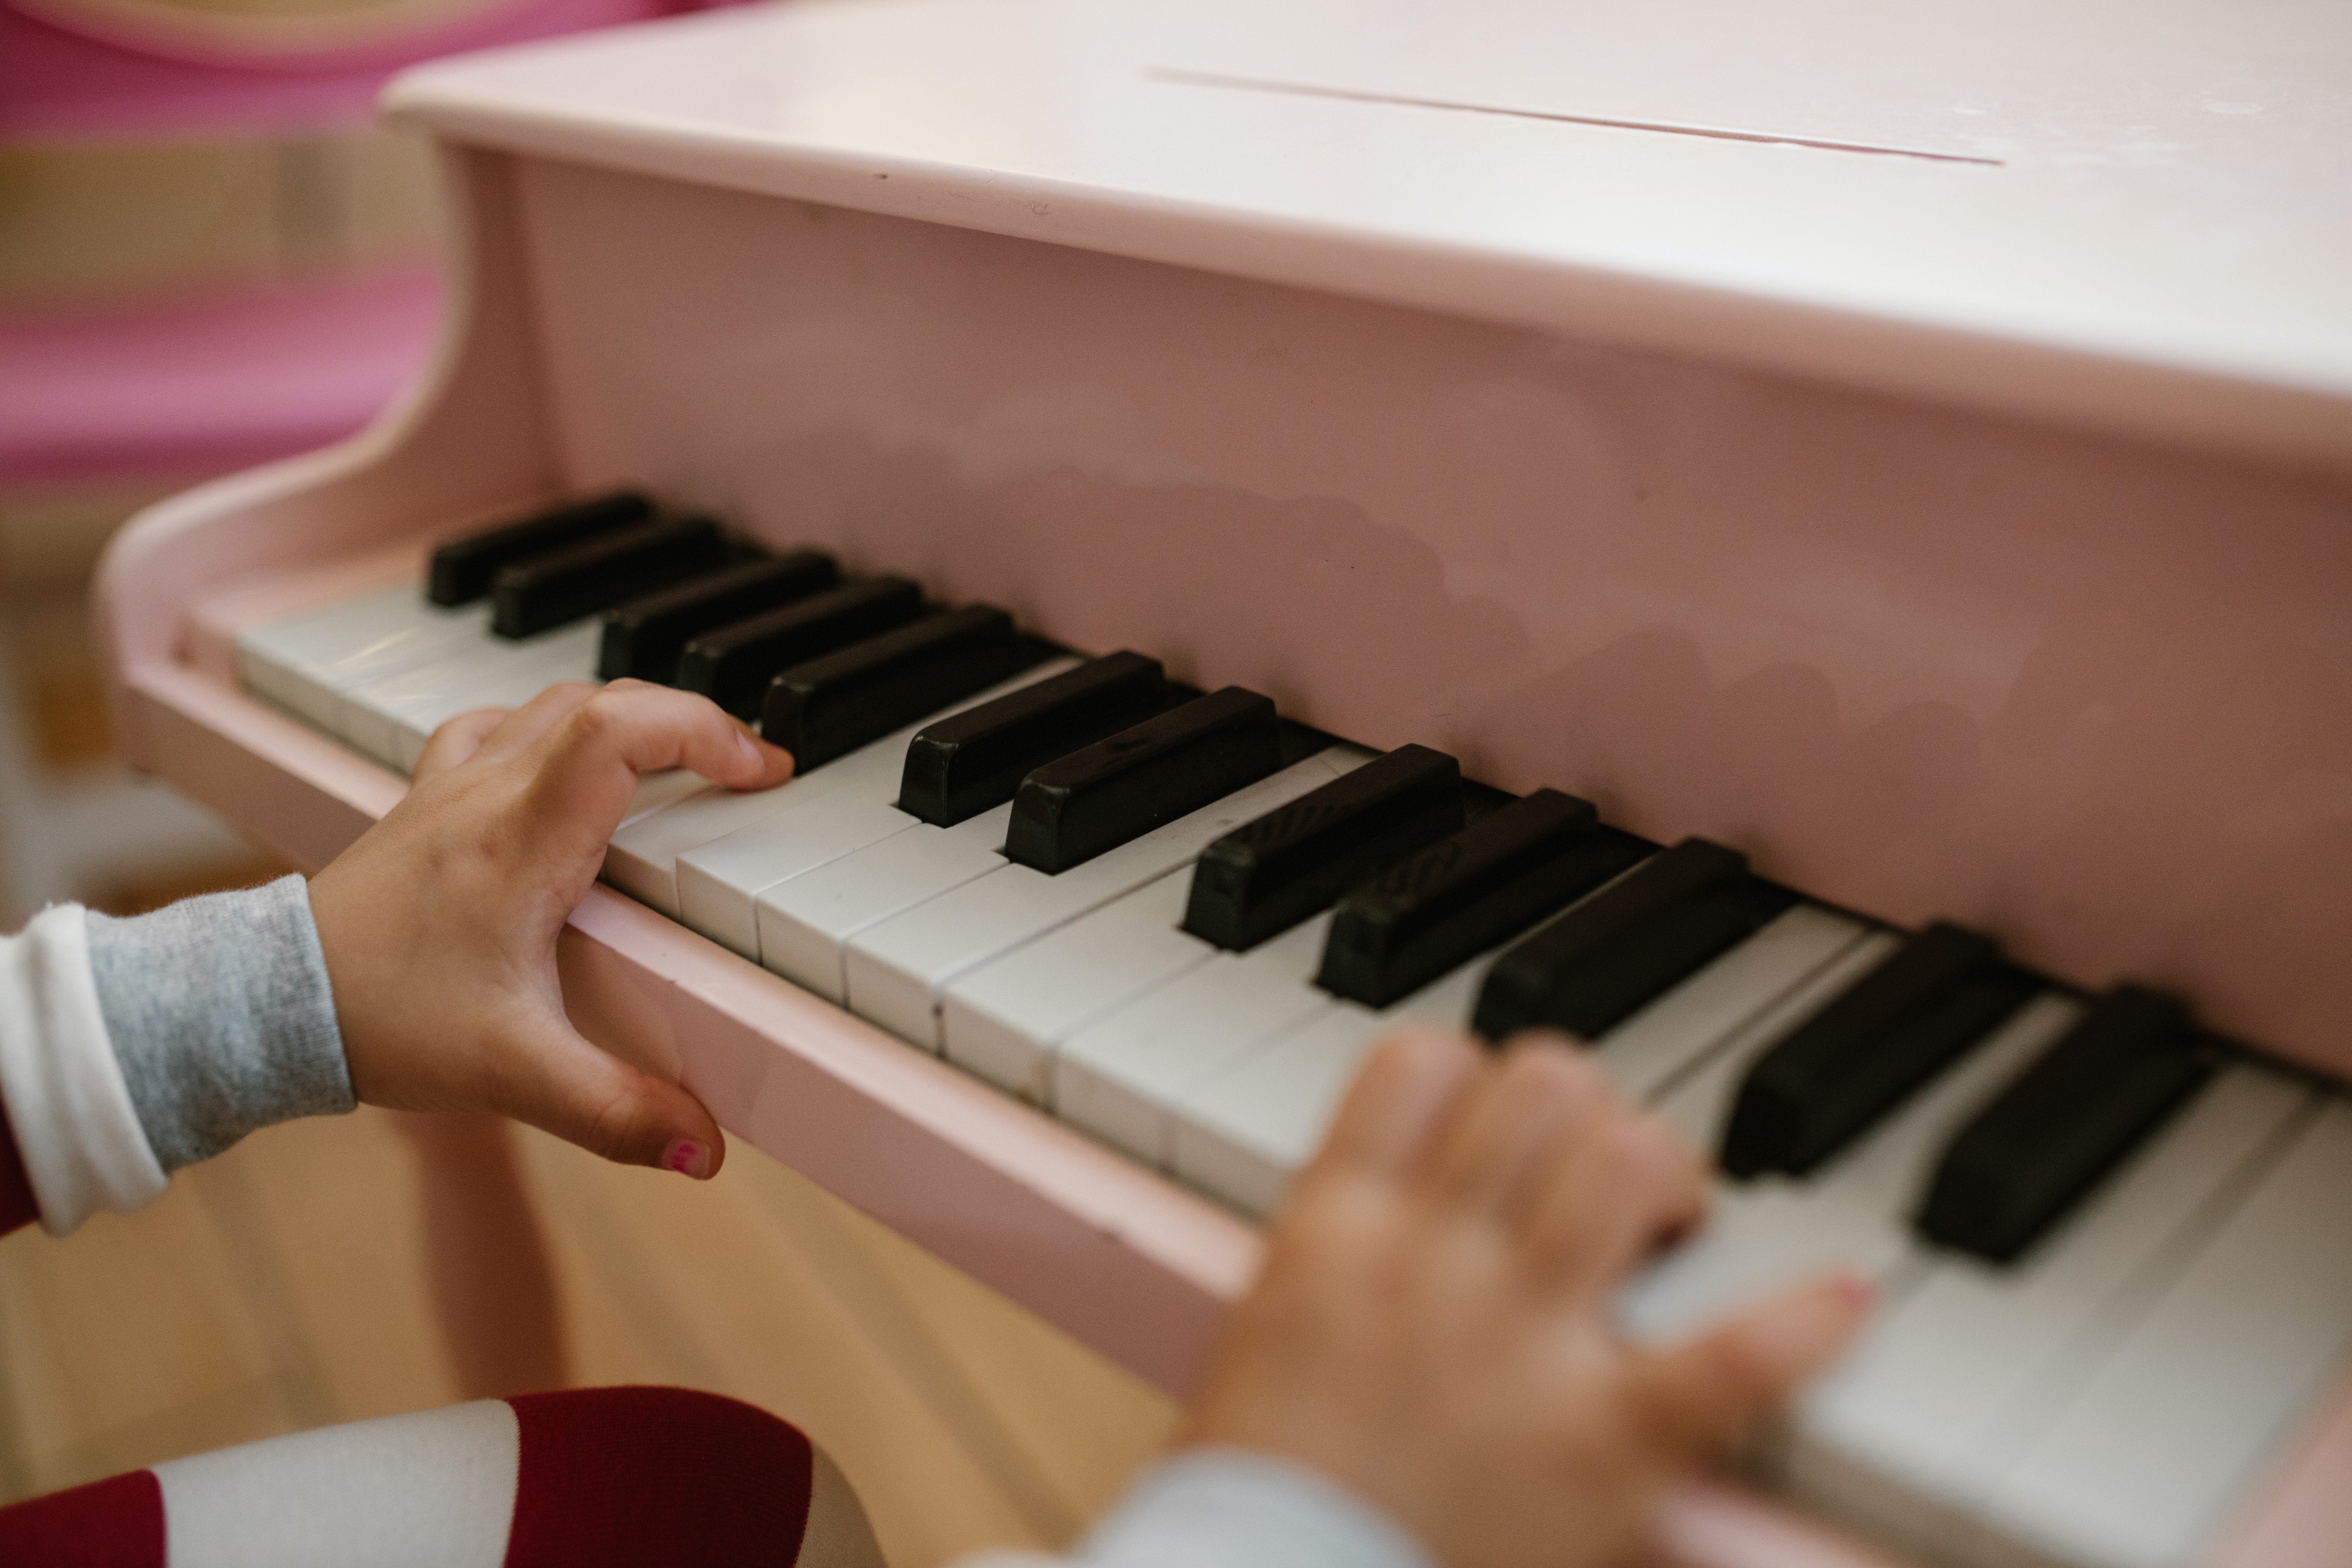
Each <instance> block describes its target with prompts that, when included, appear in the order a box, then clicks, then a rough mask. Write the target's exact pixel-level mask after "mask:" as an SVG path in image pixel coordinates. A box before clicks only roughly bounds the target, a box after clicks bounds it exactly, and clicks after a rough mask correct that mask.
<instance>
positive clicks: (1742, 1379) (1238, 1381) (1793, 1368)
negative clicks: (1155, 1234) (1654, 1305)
mask: <svg viewBox="0 0 2352 1568" xmlns="http://www.w3.org/2000/svg"><path fill="white" fill-rule="evenodd" d="M1705 1194H1706V1184H1705V1179H1704V1175H1703V1173H1702V1170H1701V1167H1700V1165H1699V1163H1698V1161H1697V1159H1696V1156H1695V1155H1694V1154H1693V1153H1692V1152H1690V1151H1689V1150H1688V1149H1686V1148H1685V1147H1684V1146H1683V1145H1682V1144H1681V1143H1680V1142H1678V1141H1677V1140H1676V1139H1675V1136H1674V1135H1673V1134H1672V1133H1671V1132H1669V1131H1666V1130H1665V1128H1664V1126H1662V1125H1661V1124H1660V1123H1658V1122H1656V1121H1653V1120H1651V1119H1650V1118H1649V1117H1647V1116H1644V1115H1642V1114H1640V1113H1639V1112H1637V1111H1635V1110H1633V1109H1631V1108H1629V1107H1628V1106H1627V1105H1626V1104H1625V1103H1623V1102H1622V1101H1621V1100H1618V1099H1617V1098H1616V1096H1615V1094H1614V1092H1613V1091H1612V1089H1611V1088H1610V1086H1609V1084H1608V1082H1607V1080H1606V1079H1604V1078H1603V1077H1602V1075H1601V1071H1600V1070H1599V1069H1598V1068H1596V1067H1594V1066H1593V1065H1592V1063H1591V1059H1590V1058H1588V1057H1586V1056H1584V1055H1583V1054H1582V1053H1580V1052H1579V1051H1578V1050H1576V1049H1575V1048H1574V1047H1572V1046H1570V1044H1569V1043H1568V1042H1567V1041H1566V1040H1564V1039H1563V1038H1560V1037H1541V1036H1535V1035H1528V1036H1522V1037H1519V1038H1517V1040H1515V1041H1514V1042H1513V1043H1512V1045H1511V1047H1510V1048H1509V1049H1508V1050H1507V1051H1506V1052H1504V1053H1502V1054H1501V1055H1500V1056H1499V1057H1496V1056H1492V1055H1490V1054H1489V1053H1487V1052H1486V1051H1484V1050H1482V1049H1480V1048H1479V1047H1477V1046H1475V1044H1473V1043H1472V1042H1471V1041H1470V1040H1469V1039H1468V1038H1467V1037H1464V1036H1460V1035H1455V1034H1453V1033H1450V1032H1445V1031H1433V1030H1432V1031H1418V1032H1411V1033H1404V1034H1401V1035H1399V1036H1397V1037H1394V1038H1392V1039H1391V1040H1390V1041H1389V1042H1388V1043H1387V1044H1386V1045H1385V1046H1383V1047H1381V1050H1380V1051H1379V1052H1378V1053H1377V1054H1376V1055H1375V1056H1374V1057H1373V1058H1371V1059H1370V1062H1369V1063H1368V1064H1367V1066H1366V1067H1365V1068H1364V1070H1363V1072H1362V1074H1361V1075H1360V1077H1359V1078H1358V1079H1357V1080H1356V1083H1355V1085H1354V1087H1353V1089H1351V1090H1350V1092H1349V1097H1348V1099H1347V1100H1346V1102H1345V1104H1344V1105H1343V1106H1342V1108H1341V1110H1340V1111H1339V1118H1338V1121H1336V1123H1335V1124H1334V1126H1333V1128H1332V1130H1331V1133H1330V1135H1329V1138H1328V1140H1327V1142H1325V1144H1324V1147H1323V1149H1322V1151H1321V1152H1320V1153H1318V1155H1317V1156H1316V1158H1315V1160H1314V1162H1313V1163H1311V1164H1310V1165H1308V1166H1307V1169H1306V1170H1305V1171H1303V1172H1302V1173H1300V1175H1299V1178H1298V1180H1297V1184H1295V1185H1294V1186H1293V1188H1292V1189H1291V1194H1290V1198H1289V1202H1288V1204H1287V1205H1286V1207H1285V1208H1284V1210H1283V1211H1282V1214H1281V1215H1280V1216H1279V1218H1278V1219H1277V1220H1276V1224H1275V1226H1274V1228H1273V1232H1272V1234H1271V1236H1270V1237H1269V1238H1268V1246H1267V1249H1266V1259H1265V1268H1264V1271H1263V1273H1262V1274H1261V1275H1260V1276H1259V1279H1258V1281H1257V1283H1256V1286H1255V1289H1253V1290H1252V1291H1251V1293H1250V1295H1249V1297H1248V1298H1247V1299H1246V1300H1244V1301H1243V1302H1242V1304H1241V1305H1240V1306H1239V1307H1238V1308H1236V1309H1235V1310H1234V1314H1233V1316H1232V1319H1231V1320H1230V1321H1229V1323H1228V1326H1227V1329H1226V1333H1225V1339H1224V1342H1223V1346H1222V1348H1221V1350H1220V1352H1219V1353H1218V1355H1217V1357H1216V1359H1215V1361H1214V1363H1213V1366H1212V1368H1211V1371H1210V1373H1209V1376H1208V1379H1207V1381H1206V1384H1204V1386H1203V1387H1202V1391H1201V1393H1200V1394H1199V1396H1198V1397H1197V1399H1196V1401H1195V1402H1194V1405H1193V1408H1192V1414H1191V1417H1190V1421H1189V1424H1188V1440H1189V1442H1191V1443H1192V1444H1195V1445H1215V1446H1224V1447H1234V1448H1243V1449H1252V1450H1256V1451H1258V1452H1261V1453H1266V1454H1272V1455H1276V1456H1278V1457H1280V1458H1285V1459H1288V1460H1290V1461H1293V1462H1295V1463H1297V1464H1300V1465H1303V1466H1306V1467H1307V1468H1310V1469H1313V1470H1316V1471H1319V1472H1320V1473H1322V1474H1323V1475H1325V1476H1327V1477H1328V1478H1330V1479H1334V1480H1336V1481H1338V1482H1339V1483H1340V1484H1341V1485H1342V1486H1343V1487H1345V1488H1347V1489H1349V1491H1351V1492H1353V1493H1355V1494H1356V1495H1357V1496H1358V1497H1360V1498H1362V1499H1364V1500H1367V1501H1370V1502H1371V1503H1372V1504H1374V1505H1375V1506H1376V1507H1377V1508H1379V1509H1380V1510H1381V1511H1383V1512H1384V1513H1386V1514H1387V1515H1388V1516H1389V1517H1390V1518H1391V1520H1393V1521H1395V1522H1397V1523H1398V1524H1400V1525H1402V1526H1403V1528H1404V1529H1405V1530H1406V1531H1409V1532H1410V1533H1411V1534H1412V1536H1414V1537H1415V1538H1416V1539H1417V1540H1418V1541H1419V1542H1420V1543H1421V1544H1422V1546H1423V1548H1424V1549H1425V1550H1426V1551H1427V1552H1429V1553H1430V1554H1431V1555H1432V1556H1433V1558H1435V1559H1436V1560H1437V1561H1438V1562H1440V1563H1445V1564H1447V1565H1448V1568H1520V1565H1527V1568H1537V1565H1544V1568H1552V1565H1573V1568H1583V1565H1587V1564H1590V1565H1594V1568H1598V1565H1600V1564H1604V1563H1618V1562H1622V1561H1625V1560H1627V1559H1628V1558H1638V1557H1639V1556H1640V1554H1641V1548H1642V1547H1643V1545H1644V1544H1645V1542H1647V1541H1648V1539H1649V1536H1650V1533H1651V1530H1652V1513H1653V1510H1654V1507H1655V1505H1656V1503H1657V1501H1658V1500H1659V1497H1660V1495H1661V1491H1662V1489H1663V1487H1664V1483H1666V1482H1667V1481H1669V1480H1670V1479H1674V1478H1675V1476H1676V1475H1678V1474H1680V1473H1682V1472H1684V1471H1685V1470H1687V1469H1689V1468H1692V1467H1694V1466H1696V1465H1697V1464H1699V1463H1701V1462H1703V1461H1704V1460H1706V1459H1707V1458H1711V1457H1714V1456H1716V1455H1718V1454H1720V1453H1722V1452H1723V1451H1725V1450H1727V1449H1728V1448H1730V1447H1733V1446H1735V1445H1736V1444H1737V1443H1738V1441H1739V1440H1740V1439H1742V1438H1743V1437H1745V1436H1748V1434H1749V1433H1751V1432H1752V1431H1753V1430H1754V1428H1755V1427H1756V1426H1758V1424H1759V1422H1761V1421H1762V1420H1764V1419H1765V1418H1766V1417H1768V1416H1769V1415H1771V1414H1772V1413H1773V1412H1774V1411H1775V1410H1777V1409H1778V1408H1779V1407H1780V1405H1783V1404H1784V1403H1786V1402H1787V1401H1788V1400H1789V1398H1790V1396H1791V1395H1793V1394H1795V1393H1796V1391H1797V1390H1798V1389H1799V1388H1800V1387H1801V1385H1802V1384H1804V1383H1805V1382H1806V1381H1808V1380H1809V1379H1811V1377H1812V1376H1814V1375H1815V1374H1816V1373H1820V1372H1822V1370H1823V1369H1824V1368H1826V1367H1827V1366H1828V1365H1829V1364H1830V1363H1831V1362H1832V1361H1833V1360H1834V1359H1836V1357H1837V1355H1838V1354H1839V1352H1841V1351H1842V1350H1843V1348H1844V1347H1845V1345H1846V1343H1847V1342H1848V1341H1849V1340H1850V1339H1851V1338H1852V1337H1853V1333H1854V1331H1856V1329H1857V1328H1858V1327H1859V1326H1860V1324H1861V1322H1862V1320H1863V1317H1864V1313H1865V1312H1866V1310H1868V1305H1869V1290H1868V1287H1867V1286H1866V1285H1865V1284H1864V1283H1863V1282H1861V1281H1860V1280H1858V1279H1853V1278H1849V1277H1843V1276H1836V1277H1831V1278H1827V1279H1822V1280H1820V1281H1817V1282H1815V1283H1812V1284H1810V1285H1806V1286H1803V1287H1801V1288H1799V1289H1796V1290H1794V1291H1792V1292H1790V1293H1789V1294H1786V1295H1783V1296H1780V1297H1778V1298H1775V1299H1772V1300H1767V1301H1765V1302H1763V1303H1760V1304H1759V1305H1757V1306H1754V1307H1751V1308H1748V1309H1747V1310H1743V1311H1741V1312H1738V1313H1737V1314H1735V1315H1734V1316H1732V1317H1730V1318H1728V1319H1727V1320H1725V1321H1722V1322H1720V1323H1719V1324H1717V1326H1715V1327H1714V1328H1713V1329H1712V1330H1710V1331H1707V1332H1706V1333H1704V1334H1701V1335H1700V1336H1698V1337H1697V1338H1696V1339H1694V1340H1692V1341H1690V1342H1686V1343H1684V1344H1682V1345H1679V1346H1676V1347H1674V1348H1671V1349H1668V1350H1665V1351H1652V1350H1645V1349H1642V1348H1639V1347H1636V1346H1634V1345H1633V1344H1631V1343H1630V1342H1627V1341H1626V1340H1625V1339H1624V1338H1623V1337H1622V1336H1621V1335H1620V1334H1618V1333H1617V1332H1616V1331H1615V1329H1614V1326H1613V1323H1612V1315H1611V1300H1612V1296H1613V1295H1614V1294H1615V1292H1616V1290H1617V1289H1618V1288H1619V1287H1620V1286H1621V1285H1622V1283H1623V1282H1624V1281H1625V1279H1626V1278H1627V1277H1628V1276H1629V1275H1630V1274H1631V1273H1632V1272H1633V1270H1634V1269H1635V1268H1638V1267H1639V1266H1640V1265H1641V1264H1642V1263H1643V1261H1644V1260H1646V1259H1647V1258H1649V1257H1650V1256H1651V1255H1652V1254H1653V1253H1654V1251H1656V1250H1657V1249H1658V1248H1659V1247H1661V1246H1662V1245H1664V1243H1666V1242H1667V1241H1669V1240H1670V1239H1672V1238H1673V1237H1675V1236H1676V1235H1678V1234H1680V1233H1682V1232H1684V1231H1685V1230H1687V1229H1689V1228H1691V1227H1692V1226H1695V1225H1696V1223H1697V1221H1698V1220H1699V1218H1700V1217H1701V1213H1702V1209H1703V1206H1704V1204H1705V1201H1706V1200H1705Z"/></svg>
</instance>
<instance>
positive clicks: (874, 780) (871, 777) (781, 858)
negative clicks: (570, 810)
mask: <svg viewBox="0 0 2352 1568" xmlns="http://www.w3.org/2000/svg"><path fill="white" fill-rule="evenodd" d="M883 744H884V742H876V743H875V746H870V747H863V748H860V749H859V750H858V751H856V752H851V753H850V754H849V755H848V756H845V757H841V758H838V759H836V760H835V761H834V762H833V763H829V764H827V765H826V766H824V767H822V768H819V769H818V770H817V771H816V772H814V773H810V774H809V775H807V776H806V777H805V778H793V779H788V780H786V781H785V782H784V783H782V784H778V785H777V786H776V787H775V788H773V789H771V790H761V791H759V792H757V793H755V794H751V795H737V794H733V793H730V792H729V791H726V790H720V789H716V788H713V789H708V790H704V791H702V792H700V793H699V794H697V795H691V796H689V797H688V798H687V799H685V800H681V801H679V802H677V804H676V805H672V806H671V807H670V808H669V809H668V810H667V811H664V812H659V813H656V815H654V816H648V817H646V818H644V819H642V820H640V821H637V822H634V823H631V824H630V825H629V826H626V827H625V828H624V829H622V830H621V831H620V832H618V833H616V834H614V836H613V842H612V845H611V847H609V848H607V849H606V850H605V852H604V879H605V880H606V881H608V882H610V883H612V884H613V885H614V887H616V888H619V889H622V890H624V891H625V892H626V893H628V894H629V896H630V897H632V898H634V899H636V900H639V901H640V902H643V903H647V904H651V905H652V906H653V907H654V908H656V909H657V910H661V911H662V912H663V913H665V914H667V915H668V916H669V917H670V918H671V919H673V920H683V921H684V922H685V923H686V924H688V925H689V926H692V927H693V928H694V929H695V930H697V931H700V932H701V933H702V934H703V935H705V936H707V937H710V938H712V939H713V940H715V941H718V942H724V943H725V944H726V945H727V946H729V947H730V948H732V949H734V950H735V951H736V952H740V953H741V954H742V955H743V956H744V957H746V958H751V959H757V958H758V957H759V955H760V950H759V938H758V936H757V935H756V934H754V932H753V928H752V915H751V899H750V897H749V896H748V895H746V896H745V897H744V898H743V900H742V904H741V909H740V911H737V910H733V909H731V908H729V907H728V906H726V905H725V904H724V903H723V902H722V903H720V910H722V911H723V912H720V913H718V914H712V913H707V912H702V911H700V910H698V912H697V915H696V917H695V918H691V919H688V918H687V910H686V905H685V900H684V897H683V894H682V889H683V886H684V880H685V879H684V877H683V876H682V874H681V871H680V862H681V858H682V857H683V856H684V855H685V854H686V853H688V849H684V848H681V847H682V846H688V847H690V846H695V845H699V846H700V847H706V848H708V847H711V841H710V839H709V838H708V837H705V836H706V835H709V834H711V833H712V832H713V830H714V829H716V830H717V837H718V839H719V842H721V843H724V842H726V841H727V840H728V839H729V838H730V836H731V835H734V834H737V833H744V832H748V831H750V830H751V829H753V828H757V829H758V830H760V834H761V837H760V838H759V839H758V840H757V847H758V851H759V853H760V854H761V857H762V863H763V865H768V864H774V865H789V866H790V867H792V868H793V870H795V871H801V870H807V869H809V868H813V867H816V866H822V865H824V863H825V862H827V861H829V860H835V859H838V858H841V857H842V856H844V855H846V854H848V853H850V852H851V851H852V850H856V849H862V848H864V847H866V845H868V844H871V843H873V842H874V841H875V840H877V839H879V838H887V837H889V836H890V835H892V834H894V833H903V832H905V831H906V830H907V829H908V827H909V826H912V825H913V823H914V818H912V817H910V816H908V815H907V814H906V813H905V812H903V811H900V810H899V809H898V807H896V806H894V805H891V804H890V800H889V795H894V794H895V793H896V791H897V788H898V772H897V766H896V764H897V763H898V761H899V758H897V757H893V756H892V755H890V754H889V753H888V752H886V751H880V750H877V749H876V748H877V747H879V746H881V745H883ZM868 753H871V754H870V755H869V754H868ZM901 756H903V752H902V753H901ZM886 776H887V781H888V782H887V784H886V783H885V782H884V781H885V778H886ZM886 791H887V792H888V794H886ZM751 842H752V841H751V840H749V839H746V840H745V841H744V844H743V845H739V846H736V848H741V847H745V846H748V845H750V844H751ZM726 853H727V852H725V851H722V852H721V856H722V857H723V856H724V855H725V854H726ZM718 863H719V864H720V865H722V866H724V865H726V864H727V863H728V862H727V861H726V859H724V858H719V859H718ZM788 874H789V873H788ZM711 901H714V902H716V901H718V900H711ZM739 914H740V918H734V919H730V916H737V915H739Z"/></svg>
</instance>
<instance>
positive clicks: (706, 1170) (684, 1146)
mask: <svg viewBox="0 0 2352 1568" xmlns="http://www.w3.org/2000/svg"><path fill="white" fill-rule="evenodd" d="M662 1169H664V1170H666V1171H676V1172H677V1173H679V1174H680V1175H684V1176H692V1177H693V1178H694V1179H695V1180H696V1181H700V1180H702V1178H703V1177H705V1176H707V1175H709V1174H710V1149H709V1145H708V1144H703V1143H698V1142H695V1141H694V1140H693V1139H691V1138H679V1139H675V1140H673V1141H672V1142H671V1143H670V1146H669V1148H668V1149H667V1151H666V1152H664V1153H663V1155H662Z"/></svg>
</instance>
